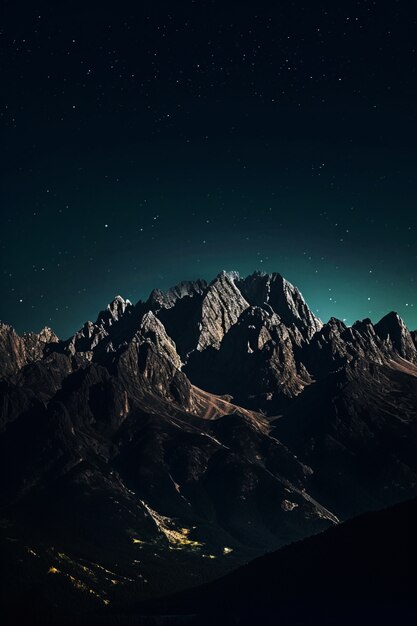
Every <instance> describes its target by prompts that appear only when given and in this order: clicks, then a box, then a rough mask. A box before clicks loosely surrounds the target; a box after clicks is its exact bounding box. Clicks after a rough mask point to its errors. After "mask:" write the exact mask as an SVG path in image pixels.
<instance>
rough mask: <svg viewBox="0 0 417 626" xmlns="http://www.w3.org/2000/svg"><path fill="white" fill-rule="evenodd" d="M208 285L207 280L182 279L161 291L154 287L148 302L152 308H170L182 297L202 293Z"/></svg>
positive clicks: (190, 296)
mask: <svg viewBox="0 0 417 626" xmlns="http://www.w3.org/2000/svg"><path fill="white" fill-rule="evenodd" d="M206 287H207V282H206V281H205V280H195V281H188V280H186V281H182V282H180V283H178V285H175V286H174V287H171V289H168V291H161V290H160V289H154V290H153V291H152V293H151V295H150V296H149V298H148V301H147V304H148V306H149V308H150V309H151V310H154V311H155V310H159V309H170V308H171V307H173V306H175V304H176V303H177V302H178V300H181V299H182V298H192V297H193V296H195V295H201V294H202V293H203V292H204V290H205V289H206Z"/></svg>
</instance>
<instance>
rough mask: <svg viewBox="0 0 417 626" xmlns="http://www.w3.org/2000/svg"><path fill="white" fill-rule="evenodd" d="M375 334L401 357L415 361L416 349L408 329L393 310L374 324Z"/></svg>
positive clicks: (416, 358)
mask: <svg viewBox="0 0 417 626" xmlns="http://www.w3.org/2000/svg"><path fill="white" fill-rule="evenodd" d="M374 328H375V332H376V334H377V335H378V336H379V337H380V338H381V339H382V340H383V341H386V342H387V343H388V344H390V345H391V346H392V347H393V348H394V350H396V352H397V353H398V354H399V356H401V357H402V358H404V359H406V360H407V361H410V362H412V363H417V350H416V346H415V344H414V341H413V338H412V336H411V333H410V331H409V330H408V328H407V326H406V325H405V323H404V321H403V320H402V319H401V317H400V316H399V315H398V313H396V312H395V311H391V312H390V313H388V314H387V315H385V316H384V317H383V318H382V319H381V320H380V321H379V322H378V323H377V324H375V327H374Z"/></svg>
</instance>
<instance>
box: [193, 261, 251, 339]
mask: <svg viewBox="0 0 417 626" xmlns="http://www.w3.org/2000/svg"><path fill="white" fill-rule="evenodd" d="M238 280H239V275H238V274H237V272H225V271H223V272H221V273H220V274H219V275H218V276H217V277H216V278H215V279H214V280H213V282H211V283H210V285H209V286H208V287H207V289H206V291H205V292H204V297H203V301H202V305H201V321H200V326H199V327H200V335H199V337H198V342H197V350H199V351H202V350H205V349H206V348H207V347H209V346H212V347H214V348H216V349H218V348H219V347H220V344H221V342H222V339H223V337H224V335H225V334H226V333H227V331H228V330H229V328H230V327H231V326H233V324H235V323H236V322H237V320H238V319H239V316H240V315H241V313H242V312H243V311H244V310H245V309H247V308H248V307H249V303H248V302H247V301H246V300H245V298H244V297H243V295H242V293H241V291H240V290H239V288H238V287H237V285H236V281H238Z"/></svg>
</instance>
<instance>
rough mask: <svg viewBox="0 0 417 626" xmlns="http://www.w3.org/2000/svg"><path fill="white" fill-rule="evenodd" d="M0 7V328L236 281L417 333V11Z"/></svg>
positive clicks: (233, 5) (57, 322)
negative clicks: (229, 274)
mask: <svg viewBox="0 0 417 626" xmlns="http://www.w3.org/2000/svg"><path fill="white" fill-rule="evenodd" d="M48 5H49V6H48ZM2 7H3V8H2V12H1V16H0V45H1V63H0V66H1V69H0V72H1V86H2V98H1V102H0V115H1V129H2V130H1V148H2V149H1V170H0V171H1V199H0V201H1V212H2V220H1V229H0V246H1V248H0V257H1V294H2V297H1V304H0V319H1V320H2V321H4V322H7V323H9V324H12V325H13V326H15V327H16V329H17V330H18V331H19V332H22V331H24V330H36V331H38V330H40V329H41V328H42V327H43V326H45V325H49V326H51V327H52V328H53V329H54V330H55V331H56V332H57V333H58V334H59V335H60V336H63V337H66V336H68V335H69V334H71V333H72V332H74V331H75V330H76V329H77V328H78V327H80V326H81V325H82V323H83V322H84V321H85V320H87V319H95V318H96V315H97V312H98V311H99V310H100V309H102V308H104V307H105V305H106V304H107V302H109V301H110V300H112V299H113V297H114V296H115V295H116V294H121V295H123V296H124V297H127V298H129V299H130V300H132V301H133V302H136V301H137V300H138V299H139V298H142V299H143V298H146V297H147V296H148V294H149V292H150V290H151V289H152V288H154V287H159V288H167V287H169V286H171V285H172V284H175V283H176V282H178V281H180V280H184V279H194V278H198V277H201V278H206V279H211V278H213V277H214V276H215V275H216V274H217V273H218V272H219V271H221V270H222V269H226V270H232V269H234V270H238V271H239V272H240V273H241V274H242V275H246V274H248V273H251V272H253V271H254V270H265V271H278V272H280V273H281V274H283V275H284V276H285V277H286V278H288V280H290V281H291V282H293V283H294V284H296V285H297V286H298V287H299V288H300V289H301V291H302V292H303V294H304V296H305V297H306V299H307V301H308V302H309V304H310V306H311V307H312V309H313V310H314V311H315V312H317V314H318V315H319V316H320V317H321V318H322V319H323V320H325V321H327V319H328V318H329V317H330V316H332V315H335V316H337V317H340V318H341V319H345V320H346V321H347V323H352V322H353V321H354V320H355V319H358V318H364V317H371V318H372V319H373V320H374V321H377V320H378V319H379V318H380V317H381V316H382V315H383V314H385V313H386V312H388V311H389V310H392V309H394V310H396V311H398V312H399V314H400V315H401V316H402V317H403V318H404V319H405V321H406V322H407V323H408V324H409V326H410V327H412V328H416V327H417V291H416V290H417V210H416V199H417V83H416V80H417V71H416V70H417V27H416V25H417V7H416V6H415V3H413V2H407V1H401V2H394V1H374V2H367V1H362V2H354V1H352V2H335V0H332V1H328V2H314V1H311V2H290V1H285V2H284V1H279V0H277V1H275V2H230V1H226V0H224V1H223V2H218V1H207V0H201V1H200V0H196V1H191V0H188V1H181V0H179V1H178V2H174V1H172V2H159V1H157V0H152V1H151V2H144V1H143V2H142V1H136V2H111V3H106V2H101V3H95V2H93V1H87V0H86V1H85V2H84V6H83V4H81V3H77V2H59V1H58V2H50V1H49V2H47V3H44V4H42V3H40V4H39V3H37V2H36V1H32V2H17V1H16V2H11V1H9V2H3V3H2Z"/></svg>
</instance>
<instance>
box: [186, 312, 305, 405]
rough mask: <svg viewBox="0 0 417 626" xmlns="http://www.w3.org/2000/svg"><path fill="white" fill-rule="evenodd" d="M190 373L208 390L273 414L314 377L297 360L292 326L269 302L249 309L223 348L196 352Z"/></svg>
mask: <svg viewBox="0 0 417 626" xmlns="http://www.w3.org/2000/svg"><path fill="white" fill-rule="evenodd" d="M231 364H233V366H231ZM185 372H186V373H187V374H188V376H189V377H190V378H191V380H193V381H194V382H195V383H196V384H197V385H199V386H201V387H203V388H205V389H209V390H210V391H212V392H214V393H219V394H231V395H232V397H233V399H234V401H235V402H237V403H238V404H242V405H243V406H247V407H251V408H254V407H257V408H258V409H262V410H264V411H267V412H268V413H271V412H273V411H276V410H278V407H279V406H281V404H282V403H285V401H286V400H288V399H289V398H292V397H294V396H296V395H297V394H298V393H300V392H301V391H302V389H303V387H304V385H305V384H308V383H309V382H310V377H309V375H308V373H307V372H306V370H305V368H304V367H303V366H302V364H299V363H297V362H296V360H295V356H294V350H293V342H292V336H291V333H290V331H289V330H288V328H287V327H286V326H285V324H283V323H282V322H281V320H280V318H279V317H278V316H277V314H276V313H274V312H273V310H272V309H271V307H269V306H268V305H265V308H261V307H257V306H251V307H248V308H247V309H245V311H244V312H243V313H242V314H241V315H240V317H239V319H238V321H237V322H236V323H235V324H234V325H233V326H232V327H231V328H230V330H229V332H228V333H226V335H225V336H224V338H223V341H222V342H221V345H220V347H219V348H218V349H217V350H216V349H215V348H213V347H211V348H208V349H207V350H205V351H204V352H203V353H198V352H196V353H194V354H192V355H191V356H190V358H189V360H188V362H187V365H186V367H185Z"/></svg>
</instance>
